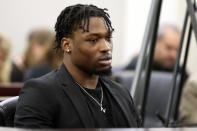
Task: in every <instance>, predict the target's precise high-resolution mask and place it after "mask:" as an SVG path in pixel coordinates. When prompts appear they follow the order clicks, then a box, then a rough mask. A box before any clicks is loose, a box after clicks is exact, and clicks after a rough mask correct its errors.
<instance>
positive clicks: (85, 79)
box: [64, 61, 99, 89]
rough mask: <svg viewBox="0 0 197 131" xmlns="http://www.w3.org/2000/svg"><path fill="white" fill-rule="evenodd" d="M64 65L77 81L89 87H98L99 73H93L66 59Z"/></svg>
mask: <svg viewBox="0 0 197 131" xmlns="http://www.w3.org/2000/svg"><path fill="white" fill-rule="evenodd" d="M64 65H65V66H66V68H67V70H68V72H69V73H70V74H71V76H72V77H73V79H74V80H75V81H76V82H77V83H79V84H80V85H82V86H83V87H85V88H88V89H95V88H96V86H97V83H98V79H99V76H98V75H91V74H89V73H87V72H85V71H82V70H80V69H79V68H77V67H75V66H73V65H70V64H69V63H68V62H65V61H64Z"/></svg>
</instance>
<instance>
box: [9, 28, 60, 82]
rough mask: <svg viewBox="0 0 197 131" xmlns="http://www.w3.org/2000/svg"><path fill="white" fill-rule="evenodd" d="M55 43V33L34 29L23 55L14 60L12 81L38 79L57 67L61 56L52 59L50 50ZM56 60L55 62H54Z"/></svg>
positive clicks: (52, 55) (52, 54)
mask: <svg viewBox="0 0 197 131" xmlns="http://www.w3.org/2000/svg"><path fill="white" fill-rule="evenodd" d="M54 41H55V33H54V32H53V31H51V30H49V29H44V28H43V29H42V28H40V29H35V30H34V31H32V32H31V33H30V35H29V37H28V47H27V50H26V52H25V55H24V56H22V57H19V58H18V59H16V60H15V62H14V66H15V70H14V71H13V73H12V81H21V82H22V81H23V80H27V79H30V78H35V77H39V76H41V75H44V74H46V73H48V72H50V71H51V70H52V69H54V68H56V67H58V65H60V62H59V63H58V60H60V61H61V60H62V58H63V54H62V53H61V52H57V53H58V57H56V58H55V57H54V55H55V53H56V52H55V50H52V49H51V48H53V45H54ZM61 54H62V56H61ZM55 60H56V62H54V61H55ZM54 63H55V64H54Z"/></svg>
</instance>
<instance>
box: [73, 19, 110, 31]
mask: <svg viewBox="0 0 197 131" xmlns="http://www.w3.org/2000/svg"><path fill="white" fill-rule="evenodd" d="M84 22H86V23H85V24H84ZM82 25H83V27H81V28H78V29H77V30H76V32H78V33H82V34H84V35H99V34H106V33H107V34H111V33H112V31H110V29H109V27H108V26H107V24H106V21H105V20H104V18H102V17H90V19H89V22H87V20H82Z"/></svg>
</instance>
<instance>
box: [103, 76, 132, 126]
mask: <svg viewBox="0 0 197 131" xmlns="http://www.w3.org/2000/svg"><path fill="white" fill-rule="evenodd" d="M104 79H105V78H103V77H101V81H102V83H103V84H104V85H105V87H106V88H107V90H108V91H109V92H110V94H111V95H112V97H113V98H114V99H115V101H116V102H117V103H118V106H119V107H120V109H121V110H122V112H123V114H124V116H125V118H126V121H127V122H128V123H130V118H129V116H130V115H129V114H128V113H129V112H128V111H127V110H126V107H125V105H124V103H123V102H122V101H121V99H120V97H121V96H120V95H119V94H118V93H117V91H115V90H114V89H113V87H110V86H111V85H109V84H108V83H107V82H105V80H104ZM112 108H113V105H112ZM114 122H116V121H115V120H114ZM130 124H131V123H130Z"/></svg>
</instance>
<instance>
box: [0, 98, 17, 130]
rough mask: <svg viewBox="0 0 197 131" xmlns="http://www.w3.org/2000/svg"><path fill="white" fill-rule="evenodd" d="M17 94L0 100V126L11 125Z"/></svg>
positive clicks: (12, 124) (12, 123)
mask: <svg viewBox="0 0 197 131" xmlns="http://www.w3.org/2000/svg"><path fill="white" fill-rule="evenodd" d="M17 102H18V96H15V97H11V98H8V99H6V100H4V101H2V102H0V126H4V127H13V126H14V115H15V111H16V105H17Z"/></svg>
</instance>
